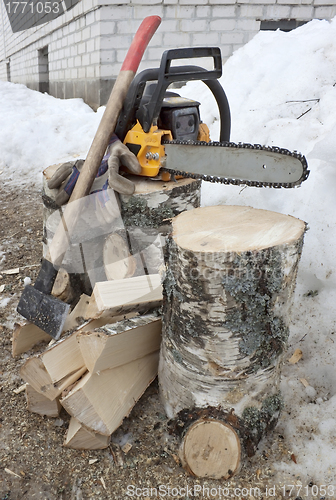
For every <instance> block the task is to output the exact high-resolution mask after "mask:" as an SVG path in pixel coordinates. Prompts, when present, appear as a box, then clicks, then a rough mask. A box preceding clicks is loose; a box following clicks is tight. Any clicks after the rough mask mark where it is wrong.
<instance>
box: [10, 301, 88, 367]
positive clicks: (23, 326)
mask: <svg viewBox="0 0 336 500" xmlns="http://www.w3.org/2000/svg"><path fill="white" fill-rule="evenodd" d="M89 301H90V297H89V296H88V295H85V294H83V295H82V296H81V298H80V299H79V301H78V303H77V305H76V306H75V307H74V309H73V310H72V311H71V312H70V314H69V315H68V317H67V318H66V320H65V324H64V327H63V332H66V331H68V330H72V329H73V328H77V327H78V326H79V325H81V324H83V323H84V315H85V311H86V309H87V307H88V304H89ZM50 340H52V337H51V336H50V335H48V334H47V333H45V332H44V331H43V330H41V329H40V328H39V327H38V326H36V325H34V324H33V323H28V322H25V323H14V331H13V337H12V355H13V357H14V358H15V357H16V356H19V355H20V354H23V353H24V352H27V351H29V350H30V349H31V348H32V347H34V346H35V345H37V344H39V343H40V342H49V341H50Z"/></svg>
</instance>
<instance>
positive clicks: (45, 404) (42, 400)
mask: <svg viewBox="0 0 336 500" xmlns="http://www.w3.org/2000/svg"><path fill="white" fill-rule="evenodd" d="M26 400H27V410H28V411H31V412H32V413H38V414H39V415H46V416H47V417H58V416H59V414H60V412H61V408H62V406H61V404H60V402H59V398H56V399H53V400H52V401H50V399H48V398H46V397H45V396H44V395H43V394H41V393H40V392H37V391H35V389H34V388H33V387H32V386H31V385H29V384H27V385H26Z"/></svg>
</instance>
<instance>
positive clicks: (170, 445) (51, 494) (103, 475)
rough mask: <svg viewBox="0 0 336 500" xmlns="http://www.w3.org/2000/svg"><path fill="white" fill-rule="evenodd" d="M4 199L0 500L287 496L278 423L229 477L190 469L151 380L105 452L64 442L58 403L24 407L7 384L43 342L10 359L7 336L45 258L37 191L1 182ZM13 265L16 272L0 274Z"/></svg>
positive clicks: (0, 225)
mask: <svg viewBox="0 0 336 500" xmlns="http://www.w3.org/2000/svg"><path fill="white" fill-rule="evenodd" d="M0 200H1V201H0V210H1V212H0V234H1V237H0V287H1V288H0V290H2V291H1V292H0V342H1V350H0V395H1V399H0V400H1V405H0V500H7V499H9V500H19V499H23V498H24V499H43V500H47V499H48V500H54V499H55V500H56V499H57V500H68V499H70V500H80V499H84V500H89V499H95V498H97V499H102V500H103V499H113V500H114V499H116V500H121V499H127V498H143V499H146V498H147V499H148V498H179V499H184V500H191V499H192V498H194V497H196V498H213V499H216V498H228V497H229V498H239V499H243V498H244V499H248V498H258V499H262V498H268V497H270V496H271V494H266V488H270V487H273V486H275V490H274V493H275V496H272V498H283V496H282V489H281V486H282V482H281V480H280V479H279V478H278V476H277V475H276V472H275V471H274V469H273V465H272V464H274V463H276V462H277V461H280V460H283V461H286V462H288V463H291V460H293V457H292V456H291V453H290V451H289V449H288V445H287V443H286V442H285V440H284V439H283V437H282V436H281V435H279V432H277V430H275V431H274V432H273V433H272V435H270V436H268V437H267V438H266V439H265V440H264V441H263V443H262V444H261V445H260V447H259V450H258V452H257V454H256V455H255V456H254V457H252V458H250V459H247V458H244V459H243V463H242V467H241V470H240V472H239V473H238V474H237V475H236V476H235V477H234V478H232V479H231V480H230V481H215V480H207V479H197V478H194V477H190V476H188V475H187V473H186V472H185V471H184V469H182V467H181V466H180V464H179V460H178V457H177V454H178V449H177V447H178V443H177V442H176V441H174V440H173V439H172V437H171V436H170V435H169V434H168V432H167V418H166V416H165V413H164V409H163V406H162V405H161V403H160V400H159V394H158V385H157V381H155V382H154V383H153V384H152V385H151V387H149V388H148V390H147V391H146V393H145V394H144V396H143V397H142V398H141V400H140V401H139V402H138V403H137V405H136V406H135V408H134V409H133V411H132V413H131V415H130V417H129V418H126V419H125V420H124V423H123V425H122V426H121V427H120V428H119V429H118V430H117V431H116V433H115V434H114V435H113V436H112V441H111V446H110V447H109V448H108V449H106V450H102V451H77V450H70V449H66V448H63V446H62V443H63V441H64V435H65V432H66V428H67V424H68V421H69V416H68V415H67V414H66V412H65V411H64V410H63V411H62V413H61V417H60V418H58V419H50V418H46V417H41V416H39V415H36V414H33V413H29V412H28V411H27V409H26V401H25V395H24V392H21V393H19V394H15V393H14V392H13V391H14V389H16V388H18V387H20V385H21V384H22V383H23V381H22V379H21V378H20V375H19V370H20V367H21V365H22V364H23V362H24V361H25V359H26V358H27V357H28V356H30V355H32V354H33V353H34V352H39V349H42V348H43V347H41V346H38V347H37V348H35V349H34V350H32V351H31V352H29V354H25V355H23V356H21V357H20V358H19V359H13V358H12V354H11V337H12V330H13V323H14V321H15V320H16V321H17V320H19V319H21V320H22V318H21V317H20V316H19V315H18V314H17V313H16V306H17V302H18V299H19V297H20V294H21V292H22V290H23V287H24V283H23V280H24V278H25V277H27V276H28V277H30V278H31V279H32V281H33V282H34V280H35V278H36V275H37V272H38V270H39V263H40V259H41V256H42V245H41V237H42V202H41V193H40V192H39V191H38V190H37V189H34V188H33V189H32V188H29V189H28V188H27V189H26V190H23V191H21V192H20V191H14V190H8V189H5V188H0ZM18 267H19V273H17V274H9V275H8V274H3V273H2V272H1V271H5V270H9V269H15V268H18ZM2 285H4V287H2ZM126 442H129V443H130V444H131V445H132V447H131V449H130V451H129V452H128V453H127V454H126V453H124V452H123V451H122V450H121V447H122V446H123V445H124V444H125V443H126ZM94 459H96V461H95V462H94V463H90V461H92V460H94ZM14 474H15V475H14ZM128 485H133V486H134V487H129V488H128ZM135 487H136V488H138V489H137V490H135V489H134V488H135ZM187 487H189V490H187V489H186V488H187ZM160 488H161V489H160ZM169 488H170V490H169ZM203 488H204V489H203ZM211 488H212V489H211ZM220 488H221V489H220ZM224 488H226V489H224ZM235 488H238V489H235ZM243 488H245V490H242V489H243ZM250 488H258V489H259V490H258V489H257V490H255V491H253V490H250ZM200 489H201V491H199V490H200ZM250 493H251V494H250ZM272 493H273V491H272ZM156 494H157V495H156Z"/></svg>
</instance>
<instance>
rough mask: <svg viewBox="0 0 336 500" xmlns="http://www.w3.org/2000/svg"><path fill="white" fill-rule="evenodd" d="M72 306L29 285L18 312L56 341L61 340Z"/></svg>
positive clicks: (21, 299)
mask: <svg viewBox="0 0 336 500" xmlns="http://www.w3.org/2000/svg"><path fill="white" fill-rule="evenodd" d="M69 309H70V305H69V304H66V303H65V302H62V301H61V300H59V299H56V298H55V297H53V296H52V295H48V294H45V293H43V292H41V291H40V290H37V289H36V288H35V287H33V286H31V285H27V286H26V287H25V289H24V291H23V293H22V295H21V298H20V301H19V304H18V306H17V312H18V313H20V314H22V316H24V317H25V318H26V319H27V320H28V321H30V322H31V323H33V324H34V325H36V326H38V327H39V328H41V330H43V331H45V332H46V333H48V334H49V335H50V336H51V337H53V338H54V339H55V340H57V339H59V338H60V336H61V333H62V330H63V326H64V323H65V319H66V317H67V315H68V312H69Z"/></svg>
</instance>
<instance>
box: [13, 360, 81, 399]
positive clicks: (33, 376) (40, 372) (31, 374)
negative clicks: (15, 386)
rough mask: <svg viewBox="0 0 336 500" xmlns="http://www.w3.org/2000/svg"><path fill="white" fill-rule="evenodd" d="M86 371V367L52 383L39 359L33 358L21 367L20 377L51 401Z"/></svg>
mask: <svg viewBox="0 0 336 500" xmlns="http://www.w3.org/2000/svg"><path fill="white" fill-rule="evenodd" d="M86 371H87V370H86V367H82V368H80V369H78V370H76V371H72V372H70V373H69V374H68V375H67V376H65V377H64V378H62V379H61V380H59V381H58V382H57V383H55V382H53V381H52V379H51V376H50V375H49V373H48V372H47V370H46V368H45V366H44V363H43V361H42V360H41V358H40V357H38V356H34V357H32V358H29V359H28V361H27V362H26V363H25V364H24V365H23V366H22V367H21V370H20V375H21V377H22V378H23V380H24V381H25V382H27V383H28V384H29V385H31V386H32V387H33V389H35V391H37V392H39V393H40V394H42V395H44V396H45V397H46V398H47V399H49V400H50V401H52V400H54V399H56V398H57V397H58V396H60V394H61V393H62V391H64V389H66V388H67V387H69V385H71V384H73V383H74V382H76V381H77V380H78V379H79V378H80V377H81V376H82V375H83V374H84V373H85V372H86Z"/></svg>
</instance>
